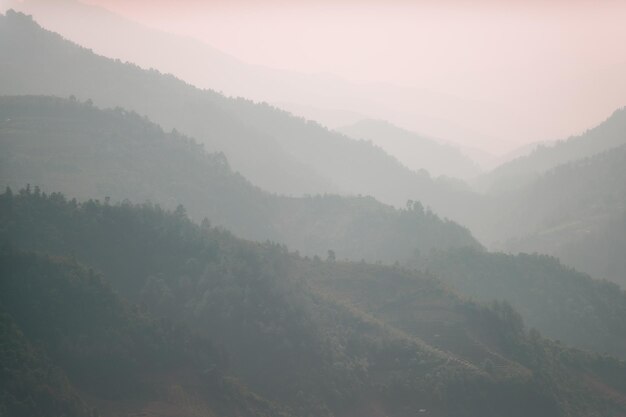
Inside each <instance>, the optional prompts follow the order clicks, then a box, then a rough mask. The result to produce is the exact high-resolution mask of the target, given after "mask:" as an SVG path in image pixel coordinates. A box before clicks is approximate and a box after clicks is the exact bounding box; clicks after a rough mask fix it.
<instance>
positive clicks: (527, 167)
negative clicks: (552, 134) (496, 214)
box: [481, 109, 626, 191]
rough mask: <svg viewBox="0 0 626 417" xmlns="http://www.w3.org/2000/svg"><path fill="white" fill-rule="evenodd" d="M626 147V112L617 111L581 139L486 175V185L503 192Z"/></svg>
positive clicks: (543, 148) (543, 149) (542, 149)
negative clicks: (559, 168)
mask: <svg viewBox="0 0 626 417" xmlns="http://www.w3.org/2000/svg"><path fill="white" fill-rule="evenodd" d="M624 144H626V109H619V110H616V111H615V112H614V113H613V114H612V115H611V116H610V117H609V118H608V119H607V120H605V121H604V122H602V123H600V124H599V125H598V126H596V127H594V128H592V129H589V130H588V131H586V132H584V133H582V134H581V135H578V136H572V137H570V138H568V139H566V140H561V141H557V142H555V143H553V144H549V145H545V146H541V145H540V146H539V147H537V149H535V150H534V151H533V152H531V153H530V154H529V155H526V156H522V157H520V158H516V159H514V160H512V161H510V162H508V163H505V164H504V165H501V166H499V167H497V168H496V169H494V170H493V171H492V172H490V173H488V174H485V176H484V177H483V178H482V179H481V182H482V184H483V186H485V187H489V188H493V189H494V190H496V191H498V190H500V191H502V190H506V189H510V188H515V187H518V186H521V185H525V184H528V183H529V182H531V181H532V180H533V179H535V178H537V177H538V176H540V175H542V174H544V173H545V172H547V171H549V170H550V169H552V168H556V167H557V166H559V165H562V164H565V163H568V162H573V161H576V160H579V159H583V158H587V157H591V156H594V155H597V154H599V153H602V152H604V151H607V150H609V149H611V148H615V147H617V146H620V145H624Z"/></svg>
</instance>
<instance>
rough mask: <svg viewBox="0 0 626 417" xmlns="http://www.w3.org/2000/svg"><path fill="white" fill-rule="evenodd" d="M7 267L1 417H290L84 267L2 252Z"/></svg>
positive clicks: (193, 339)
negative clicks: (155, 411)
mask: <svg viewBox="0 0 626 417" xmlns="http://www.w3.org/2000/svg"><path fill="white" fill-rule="evenodd" d="M0 271H1V276H2V280H1V281H0V307H1V308H2V311H3V313H2V314H1V315H0V326H1V329H2V339H1V340H2V344H1V345H0V355H2V364H3V371H2V372H3V374H2V381H3V384H2V388H1V389H0V398H1V399H2V400H1V403H0V415H7V416H12V417H17V416H33V415H37V416H59V415H66V416H95V415H111V413H117V412H122V411H123V412H125V413H130V412H139V411H142V410H143V411H144V412H149V410H150V409H151V408H152V407H155V408H161V409H169V410H170V412H174V413H185V415H192V416H199V415H207V414H211V413H212V412H215V413H219V414H223V415H229V414H231V413H233V412H235V413H239V414H240V415H246V416H270V415H271V416H276V415H281V413H282V412H281V411H280V410H278V409H276V408H275V407H273V406H271V405H270V404H269V403H267V402H264V401H262V400H261V399H259V398H258V397H257V396H255V395H253V394H250V393H249V392H247V391H246V390H245V389H244V388H242V387H241V385H240V384H238V383H236V381H234V380H232V379H229V378H227V377H226V376H225V371H226V370H227V363H226V361H225V357H224V355H223V354H222V353H220V352H219V351H218V350H217V349H215V348H214V347H213V345H212V344H210V343H209V342H207V341H206V340H203V339H202V338H200V337H197V336H194V335H192V334H190V333H189V331H187V330H185V329H184V328H181V327H180V326H178V325H175V324H173V323H171V322H170V321H166V320H159V321H156V320H151V319H149V318H148V317H146V316H145V314H141V313H139V311H138V309H137V307H135V306H131V305H128V304H127V303H125V302H123V301H121V300H120V299H119V298H118V297H117V296H116V295H115V294H114V293H113V292H112V291H111V289H110V288H109V286H108V284H106V283H105V282H104V281H103V279H102V277H101V276H99V275H98V274H96V273H94V271H93V270H91V269H89V270H87V269H85V268H83V267H81V266H79V265H77V264H76V261H74V260H67V259H60V258H55V259H50V258H47V257H43V256H40V255H35V254H31V253H20V252H17V251H15V250H13V249H7V248H3V249H2V250H1V252H0ZM83 398H85V399H89V400H84V399H83ZM94 399H98V400H97V401H94ZM86 402H90V403H91V404H90V406H87V405H86Z"/></svg>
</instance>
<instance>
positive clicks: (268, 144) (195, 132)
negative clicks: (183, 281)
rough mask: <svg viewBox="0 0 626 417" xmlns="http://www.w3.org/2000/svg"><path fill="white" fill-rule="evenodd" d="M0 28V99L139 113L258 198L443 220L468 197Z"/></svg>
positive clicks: (356, 147) (216, 99)
mask: <svg viewBox="0 0 626 417" xmlns="http://www.w3.org/2000/svg"><path fill="white" fill-rule="evenodd" d="M0 30H1V31H2V37H1V38H0V40H1V41H2V42H0V58H2V59H0V93H2V94H20V95H21V94H49V95H56V96H62V97H69V96H70V95H75V96H76V97H78V98H79V99H81V100H87V99H92V100H93V101H94V102H95V103H96V104H98V105H99V106H106V107H115V106H121V107H123V108H125V109H128V110H133V111H136V112H138V113H139V114H142V115H147V116H148V117H150V119H152V120H153V121H155V122H156V123H158V124H159V125H161V126H162V127H163V128H164V129H166V130H171V129H173V128H176V129H178V130H180V131H181V132H184V133H185V134H188V135H190V136H192V137H194V138H196V139H197V140H198V141H200V142H201V143H204V144H205V145H206V146H207V149H209V150H211V151H222V152H224V153H225V155H226V156H227V157H228V160H229V162H230V163H231V164H232V166H233V169H234V170H236V171H238V172H241V173H242V174H243V175H244V176H245V177H246V178H248V179H249V180H251V181H252V182H253V183H254V184H256V185H259V186H261V187H262V188H264V189H266V190H269V191H275V192H281V193H285V194H297V195H302V194H317V193H325V192H341V193H347V194H352V195H355V194H362V195H371V196H373V197H375V198H377V199H378V200H380V201H383V202H385V203H388V204H393V205H396V206H401V207H402V206H404V205H405V203H406V201H407V200H409V199H411V200H419V201H421V202H422V203H423V204H424V205H427V206H430V207H432V208H433V210H435V212H437V213H439V214H441V215H443V216H446V217H449V218H452V219H457V218H458V217H459V216H462V215H463V213H464V210H460V207H467V206H468V205H469V204H471V203H472V201H473V198H475V197H474V196H473V194H472V193H471V191H470V190H469V189H468V188H467V187H465V186H463V185H459V184H456V183H455V184H450V183H449V181H435V180H433V179H431V178H430V177H429V176H428V175H426V174H424V173H421V174H419V173H414V172H412V171H410V170H409V169H408V168H406V167H404V166H402V165H401V164H400V163H399V162H398V161H397V160H396V159H394V158H392V157H391V156H389V155H388V154H386V153H385V152H383V151H382V150H381V149H380V148H377V147H374V146H372V145H370V144H368V143H366V142H364V141H354V140H351V139H349V138H347V137H345V136H342V135H340V134H338V133H333V132H330V131H328V130H327V129H325V128H323V127H322V126H320V125H318V124H316V123H312V122H306V121H304V120H302V119H299V118H296V117H293V116H291V115H289V114H288V113H286V112H282V111H279V110H277V109H275V108H272V107H270V106H268V105H265V104H255V103H252V102H250V101H247V100H243V99H228V98H226V97H224V96H221V95H220V94H218V93H215V92H212V91H208V90H198V89H196V88H194V87H192V86H190V85H187V84H185V83H183V82H181V81H180V80H177V79H175V78H173V77H172V76H165V75H162V74H160V73H158V72H156V71H154V70H152V71H145V70H141V69H140V68H138V67H136V66H133V65H131V64H122V63H121V62H116V61H113V60H109V59H106V58H103V57H100V56H97V55H94V54H93V53H91V52H90V51H88V50H86V49H84V48H80V47H78V46H76V45H74V44H72V43H70V42H68V41H65V40H63V39H62V38H61V37H60V36H58V35H55V34H52V33H50V32H47V31H45V30H43V29H41V28H40V27H39V26H38V25H37V24H36V23H34V22H33V21H31V20H30V19H29V18H27V17H26V16H24V15H21V14H18V13H15V12H11V11H10V12H7V15H6V16H4V17H2V18H0ZM15 45H19V47H17V48H16V47H15ZM348 161H349V163H348ZM285 173H289V175H285Z"/></svg>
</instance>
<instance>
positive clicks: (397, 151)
mask: <svg viewBox="0 0 626 417" xmlns="http://www.w3.org/2000/svg"><path fill="white" fill-rule="evenodd" d="M337 131H339V132H341V133H344V134H346V135H348V136H350V137H352V138H354V139H364V140H368V141H371V142H373V143H375V144H376V145H377V146H380V147H381V148H383V149H385V150H387V152H389V153H390V154H391V155H393V156H394V157H395V158H397V159H398V160H399V161H400V162H402V163H403V164H404V165H406V166H407V167H409V168H411V169H412V170H415V171H419V170H422V169H423V170H426V171H428V172H429V173H430V174H431V175H433V176H435V177H438V176H440V175H445V176H448V177H453V178H461V179H466V180H467V179H471V178H473V177H475V176H477V175H478V174H479V172H480V169H479V168H478V166H477V165H476V164H475V163H474V162H472V161H471V160H470V159H469V158H467V157H466V156H465V155H463V154H462V153H461V151H459V150H458V149H456V148H454V147H453V146H450V145H444V144H441V143H438V142H436V141H435V140H433V139H430V138H426V137H423V136H420V135H418V134H416V133H413V132H410V131H408V130H404V129H401V128H399V127H396V126H394V125H392V124H390V123H388V122H385V121H382V120H371V119H368V120H361V121H359V122H357V123H354V124H352V125H349V126H344V127H340V128H338V129H337Z"/></svg>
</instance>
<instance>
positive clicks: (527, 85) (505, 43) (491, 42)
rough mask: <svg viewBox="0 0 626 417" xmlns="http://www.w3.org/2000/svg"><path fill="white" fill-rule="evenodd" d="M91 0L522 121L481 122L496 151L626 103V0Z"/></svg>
mask: <svg viewBox="0 0 626 417" xmlns="http://www.w3.org/2000/svg"><path fill="white" fill-rule="evenodd" d="M0 1H1V0H0ZM50 1H51V2H52V1H58V2H59V4H61V3H62V1H63V0H50ZM83 1H85V2H87V3H92V4H97V5H100V6H102V7H104V8H107V9H109V10H111V11H114V12H117V13H120V14H122V15H124V16H126V17H128V18H130V19H132V20H135V21H138V22H141V23H143V24H144V25H147V26H151V27H154V28H158V29H162V30H165V31H168V32H172V33H177V34H183V35H188V36H192V37H194V38H197V39H200V40H202V41H205V42H207V43H208V44H210V45H212V46H214V47H216V48H218V49H221V50H222V51H224V52H226V53H229V54H231V55H234V56H236V57H238V58H240V59H242V60H243V61H246V62H248V63H252V64H259V65H264V66H268V67H272V68H280V69H290V70H295V71H298V72H305V73H326V74H332V75H336V76H339V77H342V78H345V79H347V80H350V81H356V82H381V83H389V84H395V85H399V86H413V87H418V88H422V89H428V90H431V91H433V92H437V93H444V94H449V95H453V96H455V97H459V98H461V99H464V100H476V101H480V102H483V103H487V104H488V105H489V106H495V107H497V108H499V109H500V110H502V111H504V112H506V113H507V114H508V115H510V116H509V118H510V119H511V120H510V121H509V120H507V121H506V122H501V123H500V126H498V127H497V128H496V127H494V128H493V129H489V123H490V121H489V120H487V119H486V120H485V121H484V122H480V121H479V122H477V123H476V124H477V125H478V126H480V125H481V123H482V125H483V126H485V128H484V129H483V130H484V132H485V133H486V136H489V137H494V138H495V139H494V140H493V143H491V144H490V143H482V144H480V146H482V147H487V148H490V150H492V151H495V152H499V151H505V150H507V149H511V148H514V147H515V146H518V145H521V144H523V143H527V142H534V141H537V140H547V139H558V138H562V137H566V136H568V135H570V134H574V133H578V132H580V131H582V130H584V129H586V128H588V127H591V126H593V125H595V124H596V123H598V122H600V121H601V120H603V119H604V118H606V117H607V116H608V115H609V114H610V113H611V112H612V111H613V110H615V109H616V108H618V107H622V106H624V105H626V77H624V74H625V73H626V47H625V46H624V45H626V24H624V22H626V1H575V0H573V1H543V0H541V1H540V0H535V1H532V0H530V1H522V0H515V1H502V0H501V1H495V0H482V1H480V0H479V1H473V2H470V1H463V0H457V1H452V0H421V1H420V0H415V1H409V0H405V1H402V0H396V1H382V0H369V1H357V0H343V1H342V0H335V1H331V0H291V1H286V0H268V1H261V0H224V1H200V0H83Z"/></svg>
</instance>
